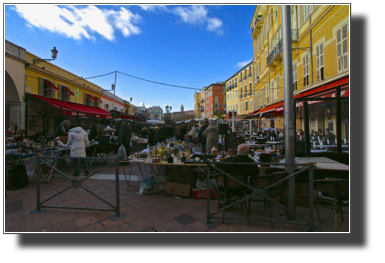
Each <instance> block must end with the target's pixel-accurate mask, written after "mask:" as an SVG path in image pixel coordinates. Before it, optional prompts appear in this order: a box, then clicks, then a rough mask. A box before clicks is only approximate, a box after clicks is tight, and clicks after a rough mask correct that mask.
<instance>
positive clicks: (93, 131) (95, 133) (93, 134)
mask: <svg viewBox="0 0 385 263" xmlns="http://www.w3.org/2000/svg"><path fill="white" fill-rule="evenodd" d="M97 136H98V128H97V127H96V125H95V124H94V123H91V127H90V133H89V134H88V140H89V141H92V140H94V139H96V137H97Z"/></svg>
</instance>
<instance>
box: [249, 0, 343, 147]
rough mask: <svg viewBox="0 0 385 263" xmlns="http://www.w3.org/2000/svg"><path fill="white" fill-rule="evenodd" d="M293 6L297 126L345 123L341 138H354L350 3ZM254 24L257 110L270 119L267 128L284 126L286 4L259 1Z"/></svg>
mask: <svg viewBox="0 0 385 263" xmlns="http://www.w3.org/2000/svg"><path fill="white" fill-rule="evenodd" d="M290 11H291V43H292V77H293V83H292V91H293V97H294V99H295V102H296V107H295V108H296V112H295V116H296V122H295V124H296V130H297V129H302V130H304V131H305V130H306V129H309V130H318V129H321V130H322V131H323V132H325V129H327V128H329V129H331V130H332V131H333V133H336V130H337V127H340V134H341V138H340V139H341V140H343V139H348V138H349V128H348V127H349V18H350V7H349V5H292V6H291V8H290ZM249 27H250V28H251V37H252V40H253V65H254V77H253V85H254V87H255V90H256V94H255V95H254V110H253V112H252V113H251V115H254V117H257V118H259V119H266V120H269V121H268V123H265V127H267V128H271V127H276V128H283V114H284V105H283V104H284V102H283V100H284V97H283V94H284V90H283V85H284V79H283V70H284V69H283V54H282V52H283V51H282V29H281V28H282V19H281V6H280V5H258V6H256V8H255V11H254V14H253V17H252V19H251V23H250V26H249ZM321 98H322V99H323V100H321ZM337 98H339V99H338V102H337ZM305 104H307V105H305ZM305 107H306V108H307V109H308V110H305ZM305 119H306V121H305ZM307 121H309V126H308V127H305V126H306V125H305V124H306V123H307Z"/></svg>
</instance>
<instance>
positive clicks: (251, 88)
mask: <svg viewBox="0 0 385 263" xmlns="http://www.w3.org/2000/svg"><path fill="white" fill-rule="evenodd" d="M252 94H253V86H252V85H251V83H250V90H249V95H252Z"/></svg>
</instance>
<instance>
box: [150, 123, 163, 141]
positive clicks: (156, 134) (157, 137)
mask: <svg viewBox="0 0 385 263" xmlns="http://www.w3.org/2000/svg"><path fill="white" fill-rule="evenodd" d="M162 141H163V134H162V133H161V132H160V131H159V126H156V127H155V129H154V131H153V132H151V134H150V137H149V139H148V143H149V145H150V146H156V145H157V144H158V142H162Z"/></svg>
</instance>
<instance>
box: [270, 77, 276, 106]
mask: <svg viewBox="0 0 385 263" xmlns="http://www.w3.org/2000/svg"><path fill="white" fill-rule="evenodd" d="M274 91H275V90H274V79H273V80H272V81H271V101H274Z"/></svg>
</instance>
